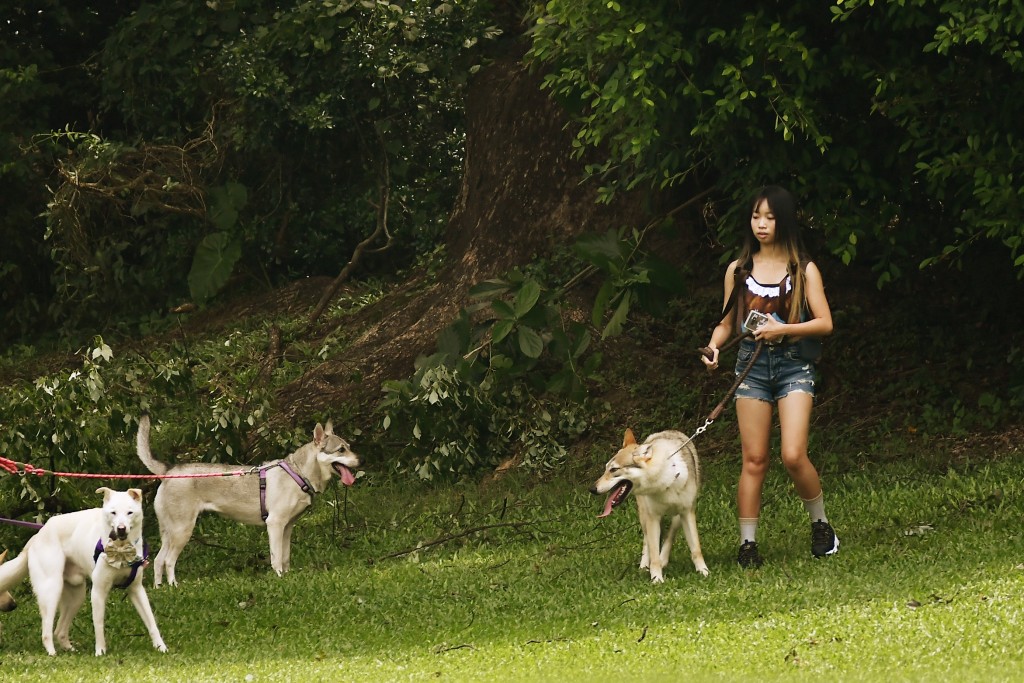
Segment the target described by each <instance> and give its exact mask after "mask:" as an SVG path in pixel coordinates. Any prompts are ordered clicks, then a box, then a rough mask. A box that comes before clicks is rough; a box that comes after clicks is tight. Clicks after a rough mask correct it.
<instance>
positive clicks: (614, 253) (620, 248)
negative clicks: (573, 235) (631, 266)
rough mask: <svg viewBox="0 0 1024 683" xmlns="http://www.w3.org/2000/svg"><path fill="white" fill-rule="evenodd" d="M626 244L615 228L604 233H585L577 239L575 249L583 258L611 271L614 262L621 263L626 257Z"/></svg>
mask: <svg viewBox="0 0 1024 683" xmlns="http://www.w3.org/2000/svg"><path fill="white" fill-rule="evenodd" d="M624 249H625V244H624V243H623V241H622V240H621V239H619V234H618V232H616V231H615V230H609V231H608V232H606V233H605V234H603V235H584V236H583V237H581V238H580V239H579V240H577V241H576V245H575V250H576V253H577V254H579V255H580V257H581V258H583V259H585V260H586V261H589V262H590V263H592V264H594V265H595V266H597V267H598V268H600V269H601V270H603V271H605V272H611V270H612V264H613V263H614V264H621V263H622V261H623V260H624V259H625V255H624Z"/></svg>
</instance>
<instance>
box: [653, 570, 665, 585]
mask: <svg viewBox="0 0 1024 683" xmlns="http://www.w3.org/2000/svg"><path fill="white" fill-rule="evenodd" d="M651 583H665V577H663V576H662V575H661V572H651Z"/></svg>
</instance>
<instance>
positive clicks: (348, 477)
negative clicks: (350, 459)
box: [338, 465, 356, 486]
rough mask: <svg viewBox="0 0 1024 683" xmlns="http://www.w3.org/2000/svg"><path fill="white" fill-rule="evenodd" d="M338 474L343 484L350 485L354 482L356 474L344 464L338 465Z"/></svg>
mask: <svg viewBox="0 0 1024 683" xmlns="http://www.w3.org/2000/svg"><path fill="white" fill-rule="evenodd" d="M338 474H339V475H341V483H342V484H344V485H345V486H351V485H352V484H354V483H356V476H355V475H354V474H352V470H350V469H349V468H347V467H345V466H344V465H338Z"/></svg>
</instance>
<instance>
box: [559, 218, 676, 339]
mask: <svg viewBox="0 0 1024 683" xmlns="http://www.w3.org/2000/svg"><path fill="white" fill-rule="evenodd" d="M645 232H646V231H644V232H641V231H638V230H633V232H632V233H631V234H629V235H628V237H627V236H626V231H625V230H618V231H616V230H609V231H608V232H607V233H605V234H604V235H586V236H584V237H581V238H580V239H579V240H578V241H577V242H576V253H577V254H578V255H579V256H580V257H581V258H582V259H584V260H585V261H587V262H589V263H590V264H591V265H592V266H594V267H595V268H597V269H598V271H600V272H601V274H602V275H603V276H604V277H605V278H606V279H605V281H604V283H603V284H602V285H601V288H600V290H598V293H597V296H596V297H595V300H594V307H593V311H592V314H591V322H592V324H593V325H594V327H596V328H598V329H601V328H602V326H603V331H602V332H601V338H602V339H604V338H607V337H611V336H616V335H619V334H621V333H622V331H623V326H624V325H625V323H626V319H627V317H628V316H629V313H630V310H631V309H632V308H633V307H634V306H635V305H639V307H640V308H641V310H646V311H647V312H648V313H663V312H664V311H665V310H666V308H667V305H668V302H669V300H670V298H671V297H672V296H677V295H680V294H682V293H683V292H684V290H685V286H684V284H683V281H682V277H681V275H680V273H679V271H678V269H677V268H675V267H674V266H672V265H671V264H669V263H667V262H665V261H662V260H660V259H658V258H656V257H654V256H651V255H650V254H648V253H647V252H646V251H644V250H643V248H642V243H643V239H644V235H645ZM608 311H613V312H612V315H611V317H610V318H609V320H608V322H607V323H605V322H604V320H605V317H606V316H607V313H608Z"/></svg>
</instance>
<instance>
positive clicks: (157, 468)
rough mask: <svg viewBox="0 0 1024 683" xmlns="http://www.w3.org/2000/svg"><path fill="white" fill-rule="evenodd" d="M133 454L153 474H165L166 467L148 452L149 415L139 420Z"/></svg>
mask: <svg viewBox="0 0 1024 683" xmlns="http://www.w3.org/2000/svg"><path fill="white" fill-rule="evenodd" d="M135 452H136V454H138V456H139V460H141V461H142V464H143V465H145V466H146V469H148V470H149V471H150V472H152V473H153V474H166V473H167V465H165V464H164V463H162V462H160V461H159V460H157V459H156V458H154V457H153V453H152V452H151V451H150V450H149V415H143V416H142V417H140V418H139V436H138V438H137V439H136V440H135Z"/></svg>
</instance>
